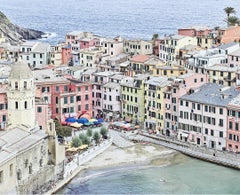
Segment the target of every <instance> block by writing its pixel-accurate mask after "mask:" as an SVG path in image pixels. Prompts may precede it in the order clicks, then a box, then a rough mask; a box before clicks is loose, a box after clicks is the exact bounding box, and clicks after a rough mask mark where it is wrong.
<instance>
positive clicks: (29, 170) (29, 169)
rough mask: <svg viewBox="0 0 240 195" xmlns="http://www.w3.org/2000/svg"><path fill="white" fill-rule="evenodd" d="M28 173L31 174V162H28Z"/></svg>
mask: <svg viewBox="0 0 240 195" xmlns="http://www.w3.org/2000/svg"><path fill="white" fill-rule="evenodd" d="M28 173H29V174H32V163H30V165H29V167H28Z"/></svg>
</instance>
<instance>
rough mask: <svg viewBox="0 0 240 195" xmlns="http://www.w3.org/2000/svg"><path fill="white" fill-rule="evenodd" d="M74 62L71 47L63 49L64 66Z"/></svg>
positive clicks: (67, 46) (66, 46)
mask: <svg viewBox="0 0 240 195" xmlns="http://www.w3.org/2000/svg"><path fill="white" fill-rule="evenodd" d="M71 60H72V49H71V46H70V45H65V46H63V47H62V62H61V63H62V64H67V65H68V64H69V62H70V61H71Z"/></svg>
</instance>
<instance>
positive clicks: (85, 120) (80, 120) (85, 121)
mask: <svg viewBox="0 0 240 195" xmlns="http://www.w3.org/2000/svg"><path fill="white" fill-rule="evenodd" d="M77 122H78V123H82V124H85V123H88V119H86V118H80V119H78V120H77Z"/></svg>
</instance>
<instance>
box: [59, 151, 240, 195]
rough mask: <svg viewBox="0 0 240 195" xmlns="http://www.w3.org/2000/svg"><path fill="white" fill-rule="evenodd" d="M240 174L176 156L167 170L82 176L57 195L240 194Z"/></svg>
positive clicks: (116, 170)
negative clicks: (239, 180)
mask: <svg viewBox="0 0 240 195" xmlns="http://www.w3.org/2000/svg"><path fill="white" fill-rule="evenodd" d="M238 177H239V171H237V170H234V169H230V168H226V167H222V166H218V165H215V164H211V163H207V162H203V161H200V160H197V159H193V158H190V157H186V156H183V155H177V157H176V159H174V160H173V161H172V164H171V165H168V166H140V167H137V166H135V167H125V168H123V167H116V168H111V169H101V170H94V171H93V170H91V171H87V172H83V173H82V172H81V173H80V174H79V175H78V176H77V177H76V178H74V179H73V180H72V181H71V182H70V183H69V184H68V185H66V186H65V187H64V188H63V189H61V190H60V191H58V192H57V193H58V194H240V188H239V184H238V179H237V178H238Z"/></svg>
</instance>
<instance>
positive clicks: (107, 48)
mask: <svg viewBox="0 0 240 195" xmlns="http://www.w3.org/2000/svg"><path fill="white" fill-rule="evenodd" d="M101 46H102V49H103V51H104V54H108V55H109V56H117V55H119V54H121V53H123V42H122V41H115V40H112V39H106V40H103V41H102V42H101Z"/></svg>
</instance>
